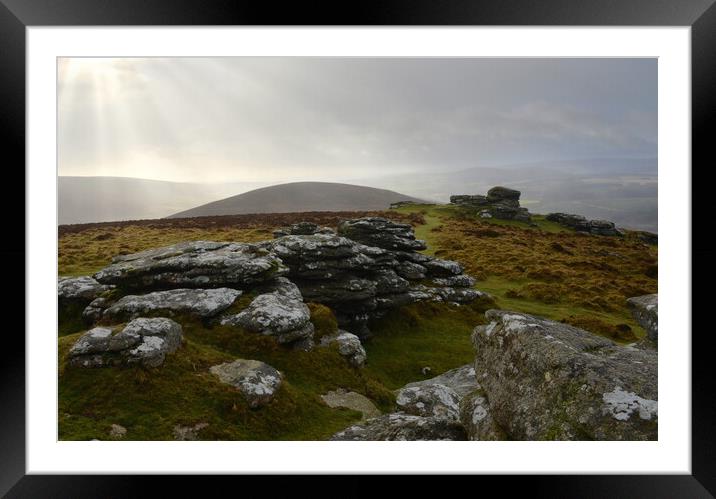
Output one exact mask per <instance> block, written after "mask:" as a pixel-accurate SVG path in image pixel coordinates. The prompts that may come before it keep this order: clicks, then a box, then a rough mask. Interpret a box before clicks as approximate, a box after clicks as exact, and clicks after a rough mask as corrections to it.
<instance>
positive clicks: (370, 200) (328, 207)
mask: <svg viewBox="0 0 716 499" xmlns="http://www.w3.org/2000/svg"><path fill="white" fill-rule="evenodd" d="M397 201H413V202H418V203H423V202H426V201H425V200H422V199H418V198H415V197H412V196H407V195H405V194H400V193H398V192H394V191H388V190H385V189H377V188H373V187H364V186H361V185H351V184H339V183H332V182H294V183H289V184H280V185H273V186H271V187H263V188H261V189H255V190H253V191H249V192H245V193H243V194H239V195H237V196H232V197H229V198H226V199H222V200H220V201H214V202H213V203H208V204H204V205H202V206H198V207H196V208H193V209H191V210H186V211H182V212H179V213H176V214H174V215H172V216H171V217H169V218H183V217H203V216H213V215H240V214H245V213H292V212H303V211H362V210H384V209H387V208H388V207H389V206H390V204H391V203H395V202H397Z"/></svg>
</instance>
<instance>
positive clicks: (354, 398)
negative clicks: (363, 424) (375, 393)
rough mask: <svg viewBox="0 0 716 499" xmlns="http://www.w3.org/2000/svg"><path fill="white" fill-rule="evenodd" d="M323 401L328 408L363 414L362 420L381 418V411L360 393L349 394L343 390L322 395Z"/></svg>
mask: <svg viewBox="0 0 716 499" xmlns="http://www.w3.org/2000/svg"><path fill="white" fill-rule="evenodd" d="M321 399H322V400H323V401H324V402H325V403H326V405H328V407H334V408H335V407H345V408H347V409H353V410H354V411H358V412H360V413H362V414H363V418H362V420H366V419H370V418H375V417H378V416H380V411H379V410H378V408H377V407H376V406H375V404H373V402H371V400H370V399H369V398H367V397H365V396H364V395H361V394H360V393H356V392H349V391H347V390H345V389H343V388H339V389H337V390H334V391H330V392H328V393H326V394H324V395H321Z"/></svg>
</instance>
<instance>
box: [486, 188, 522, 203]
mask: <svg viewBox="0 0 716 499" xmlns="http://www.w3.org/2000/svg"><path fill="white" fill-rule="evenodd" d="M520 194H521V193H520V191H518V190H516V189H510V188H509V187H502V186H499V185H498V186H496V187H493V188H492V189H490V190H489V191H487V200H488V201H489V202H491V203H497V202H500V201H505V200H509V201H519V200H520Z"/></svg>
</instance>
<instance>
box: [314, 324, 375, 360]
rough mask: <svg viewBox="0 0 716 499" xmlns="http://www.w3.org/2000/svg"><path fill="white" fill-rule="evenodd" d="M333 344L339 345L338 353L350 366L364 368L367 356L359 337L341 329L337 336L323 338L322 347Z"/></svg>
mask: <svg viewBox="0 0 716 499" xmlns="http://www.w3.org/2000/svg"><path fill="white" fill-rule="evenodd" d="M332 343H336V344H337V345H338V353H339V354H341V356H343V357H345V358H346V360H347V361H348V363H349V364H350V365H352V366H353V367H363V365H364V364H365V361H366V357H367V356H366V353H365V349H364V348H363V344H362V343H361V341H360V338H358V336H356V335H355V334H353V333H349V332H348V331H342V330H340V329H339V330H338V333H336V334H335V335H332V336H324V337H323V338H321V345H322V346H328V345H330V344H332Z"/></svg>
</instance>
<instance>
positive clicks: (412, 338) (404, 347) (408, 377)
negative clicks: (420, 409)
mask: <svg viewBox="0 0 716 499" xmlns="http://www.w3.org/2000/svg"><path fill="white" fill-rule="evenodd" d="M492 306H493V305H492V304H491V303H485V302H478V303H474V304H470V305H461V306H455V305H447V304H438V303H416V304H414V305H410V306H408V307H403V308H402V309H398V310H394V311H391V312H390V313H389V314H388V315H387V316H386V317H384V318H382V319H379V320H376V321H374V322H373V323H372V324H371V331H372V332H373V333H374V336H373V337H372V338H371V339H369V340H368V341H366V342H365V344H364V346H365V349H366V352H367V354H368V364H367V366H366V367H365V371H366V373H367V374H368V375H370V376H373V377H375V378H376V379H378V380H379V381H380V382H381V383H382V384H383V385H385V386H386V387H388V388H391V389H396V388H400V387H401V386H403V385H405V384H406V383H409V382H411V381H418V380H421V379H426V378H430V377H432V376H436V375H438V374H441V373H443V372H445V371H448V370H450V369H453V368H455V367H459V366H462V365H465V364H469V363H471V362H473V361H474V358H475V354H474V351H473V348H472V345H471V342H470V334H471V333H472V330H473V329H474V327H475V326H476V325H478V324H483V323H484V322H485V319H484V314H483V312H484V310H486V309H488V308H492ZM423 367H430V368H431V372H430V374H429V375H428V376H425V375H423V374H422V372H421V369H422V368H423Z"/></svg>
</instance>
